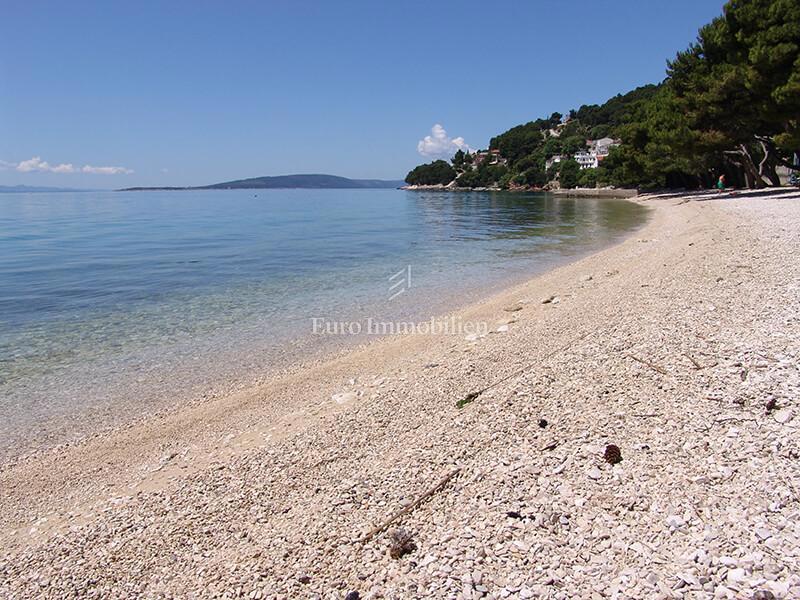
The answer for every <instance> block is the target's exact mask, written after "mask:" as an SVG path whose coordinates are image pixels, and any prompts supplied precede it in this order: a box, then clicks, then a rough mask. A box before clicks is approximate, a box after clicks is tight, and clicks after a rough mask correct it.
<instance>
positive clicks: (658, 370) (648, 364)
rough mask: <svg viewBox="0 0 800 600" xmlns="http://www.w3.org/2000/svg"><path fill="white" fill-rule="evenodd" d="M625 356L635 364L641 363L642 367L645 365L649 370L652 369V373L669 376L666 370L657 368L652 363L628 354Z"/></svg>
mask: <svg viewBox="0 0 800 600" xmlns="http://www.w3.org/2000/svg"><path fill="white" fill-rule="evenodd" d="M627 356H628V358H632V359H633V360H635V361H636V362H639V363H642V364H643V365H646V366H648V367H650V368H651V369H653V371H656V372H657V373H661V374H662V375H669V373H667V370H666V369H664V368H663V367H659V366H658V365H654V364H653V363H651V362H649V361H646V360H645V359H643V358H639V357H638V356H634V355H633V354H628V355H627Z"/></svg>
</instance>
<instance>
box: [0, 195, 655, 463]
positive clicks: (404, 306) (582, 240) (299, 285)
mask: <svg viewBox="0 0 800 600" xmlns="http://www.w3.org/2000/svg"><path fill="white" fill-rule="evenodd" d="M645 218H646V210H645V209H644V208H642V207H640V206H638V205H635V204H632V203H629V202H626V201H615V200H591V199H569V198H562V197H554V196H550V195H546V194H508V193H440V192H405V191H400V190H269V191H253V190H231V191H197V192H188V191H187V192H130V193H127V192H91V193H86V192H84V193H57V194H0V458H2V457H3V456H10V455H14V454H18V453H21V452H24V451H27V450H29V449H31V448H34V447H37V446H42V445H49V444H54V443H59V442H62V441H66V440H69V439H73V438H75V437H79V436H80V435H82V434H84V433H85V432H86V431H90V430H92V429H96V428H98V427H103V426H107V425H114V424H118V423H120V422H123V421H124V420H126V419H129V418H131V417H132V416H135V415H141V414H143V413H145V412H147V411H151V410H157V409H161V408H164V402H166V401H169V402H178V401H180V400H182V399H191V398H192V397H197V396H198V395H199V394H202V393H204V392H208V391H211V390H213V389H215V388H216V387H218V386H219V385H220V382H222V381H225V382H227V383H228V384H229V383H230V382H231V381H245V380H247V377H250V376H252V375H253V374H256V373H263V372H267V371H269V370H272V369H276V368H279V367H280V366H281V365H284V364H286V363H287V362H289V361H291V360H295V359H297V357H299V356H301V355H304V353H306V352H308V351H311V349H312V348H313V349H316V350H317V351H319V350H320V348H324V347H325V344H324V343H323V344H321V343H320V339H319V336H314V335H313V334H312V319H313V318H318V319H319V318H321V319H326V320H329V321H330V320H337V321H341V320H349V321H352V320H357V319H361V318H364V317H365V316H370V317H376V318H381V319H403V318H414V319H424V318H430V316H432V315H434V314H439V313H441V312H444V311H446V310H447V308H448V307H453V306H456V305H458V304H459V303H461V304H463V303H465V302H468V301H470V300H475V299H479V298H481V297H485V296H486V295H488V294H489V293H490V292H491V290H492V289H496V287H497V286H498V285H501V284H508V283H511V282H514V281H518V280H520V279H523V278H524V277H527V276H529V275H531V274H535V273H537V272H541V271H543V270H545V269H547V268H550V267H552V266H553V265H555V264H557V263H559V262H563V261H565V260H568V259H570V258H572V257H576V256H580V255H584V254H586V253H587V252H589V251H591V250H593V249H596V248H598V247H601V246H604V245H607V244H609V243H610V242H612V241H614V240H616V239H618V238H620V237H621V236H624V235H625V234H626V233H627V232H629V231H631V230H633V229H635V228H636V227H638V226H640V225H641V224H642V223H643V221H644V220H645ZM398 282H399V283H398ZM318 322H319V321H318Z"/></svg>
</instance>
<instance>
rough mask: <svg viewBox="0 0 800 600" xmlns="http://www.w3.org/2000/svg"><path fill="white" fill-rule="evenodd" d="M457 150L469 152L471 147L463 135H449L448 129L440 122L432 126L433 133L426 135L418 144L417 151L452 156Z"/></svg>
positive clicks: (429, 154)
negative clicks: (453, 136) (452, 136)
mask: <svg viewBox="0 0 800 600" xmlns="http://www.w3.org/2000/svg"><path fill="white" fill-rule="evenodd" d="M456 150H463V151H464V152H469V151H470V147H469V145H468V144H467V143H466V142H465V141H464V138H463V137H456V138H451V137H450V136H448V135H447V131H445V129H444V127H442V126H441V125H439V123H436V125H434V126H433V127H431V135H426V136H425V137H424V138H422V139H421V140H420V141H419V143H418V144H417V152H419V153H420V154H421V155H422V156H427V157H435V158H450V157H451V156H453V154H455V152H456Z"/></svg>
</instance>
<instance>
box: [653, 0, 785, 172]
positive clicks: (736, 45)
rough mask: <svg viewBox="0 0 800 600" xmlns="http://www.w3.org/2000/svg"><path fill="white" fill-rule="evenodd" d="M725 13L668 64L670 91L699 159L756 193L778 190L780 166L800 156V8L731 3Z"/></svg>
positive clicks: (773, 1)
mask: <svg viewBox="0 0 800 600" xmlns="http://www.w3.org/2000/svg"><path fill="white" fill-rule="evenodd" d="M724 11H725V12H724V14H723V15H722V16H721V17H717V18H716V19H714V20H713V21H712V22H711V23H709V24H708V25H706V26H705V27H703V28H701V29H700V32H699V34H698V38H697V42H696V43H695V44H692V45H691V46H690V47H689V48H688V49H687V50H685V51H683V52H679V53H678V55H677V56H676V58H675V60H673V61H671V62H670V63H669V71H668V72H669V85H670V87H671V89H672V90H673V91H674V93H675V98H676V103H677V105H678V109H679V110H680V111H681V113H682V114H683V115H684V118H685V120H686V122H687V124H688V126H689V127H690V128H691V129H692V130H693V132H694V133H695V139H694V142H695V144H696V145H697V148H698V150H699V151H700V152H702V153H712V154H714V155H716V156H717V157H719V158H724V159H725V162H726V164H727V165H728V166H734V167H737V168H738V169H740V170H741V171H742V173H743V175H744V177H745V179H746V180H747V182H748V184H750V185H755V186H760V185H763V184H764V178H767V179H768V180H770V182H772V183H777V182H778V179H777V175H776V174H775V166H776V165H777V164H779V163H782V164H786V163H788V159H789V156H790V154H791V153H792V152H794V151H796V150H797V149H798V148H800V3H798V2H797V0H731V1H729V2H728V3H727V4H726V5H725V9H724ZM756 163H758V167H756Z"/></svg>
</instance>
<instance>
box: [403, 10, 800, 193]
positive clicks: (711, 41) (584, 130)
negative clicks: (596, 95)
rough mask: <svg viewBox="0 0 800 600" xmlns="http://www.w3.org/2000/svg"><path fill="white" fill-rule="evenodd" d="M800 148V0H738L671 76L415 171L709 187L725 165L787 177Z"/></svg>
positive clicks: (734, 174) (762, 181)
mask: <svg viewBox="0 0 800 600" xmlns="http://www.w3.org/2000/svg"><path fill="white" fill-rule="evenodd" d="M603 140H606V141H605V142H603ZM601 142H602V143H604V144H605V146H603V147H601V146H600V145H599V144H600V143H601ZM798 150H800V2H798V1H797V0H730V1H729V2H728V3H727V4H726V5H725V7H724V12H723V14H722V15H721V16H719V17H717V18H716V19H714V20H713V21H712V22H711V23H709V24H708V25H705V26H704V27H702V28H701V29H700V31H699V33H698V37H697V41H696V42H695V43H693V44H692V45H691V46H689V48H687V49H686V50H684V51H681V52H679V53H678V54H677V56H676V57H675V58H674V59H673V60H671V61H668V63H667V72H666V78H665V79H664V81H662V82H661V83H659V84H654V85H646V86H642V87H639V88H636V89H634V90H632V91H630V92H628V93H626V94H620V95H617V96H615V97H613V98H611V99H610V100H608V101H607V102H605V103H604V104H602V105H584V106H581V107H580V108H578V109H577V110H571V111H570V112H569V114H568V115H562V114H560V113H557V112H556V113H553V114H552V115H550V117H548V118H540V119H537V120H535V121H531V122H529V123H526V124H523V125H518V126H516V127H512V128H511V129H509V130H508V131H506V132H504V133H502V134H500V135H498V136H496V137H494V138H492V139H491V141H490V142H489V148H488V150H485V151H479V152H477V153H474V154H469V153H464V152H462V151H461V150H459V151H458V152H457V153H456V156H454V157H453V159H452V161H451V163H452V169H451V170H448V169H445V168H444V166H442V164H444V165H447V163H445V161H436V162H434V163H431V164H429V165H421V166H420V167H417V168H415V169H414V170H412V171H411V172H410V173H409V175H408V177H407V178H406V182H407V183H409V184H411V185H434V184H438V185H449V186H452V187H464V188H480V187H495V188H501V189H519V188H522V189H539V188H551V187H561V188H574V187H595V186H616V187H629V188H631V187H633V188H641V189H655V188H668V187H673V188H677V187H682V188H684V187H685V188H698V187H709V186H711V185H713V184H714V182H715V181H716V180H717V178H718V177H720V176H721V175H725V177H726V180H727V181H728V182H729V184H732V185H736V186H746V187H755V188H758V187H764V186H766V185H779V184H780V180H779V177H778V174H777V170H778V168H779V167H785V168H789V169H793V170H795V171H796V170H797V169H798V166H797V165H796V154H795V153H796V152H798ZM579 160H580V161H581V162H579ZM440 163H442V164H440ZM447 166H449V165H447ZM451 171H452V172H451Z"/></svg>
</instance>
